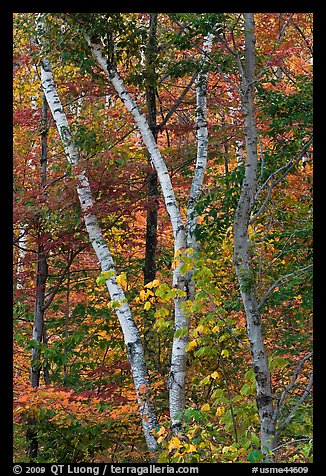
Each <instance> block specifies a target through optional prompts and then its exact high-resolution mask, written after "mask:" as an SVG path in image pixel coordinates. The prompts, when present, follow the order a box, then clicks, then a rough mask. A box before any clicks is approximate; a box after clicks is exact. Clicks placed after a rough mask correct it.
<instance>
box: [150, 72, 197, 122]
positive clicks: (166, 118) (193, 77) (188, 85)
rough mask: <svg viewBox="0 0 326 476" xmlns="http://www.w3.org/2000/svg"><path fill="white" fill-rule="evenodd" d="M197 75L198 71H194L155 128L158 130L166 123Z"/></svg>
mask: <svg viewBox="0 0 326 476" xmlns="http://www.w3.org/2000/svg"><path fill="white" fill-rule="evenodd" d="M197 75H198V73H197V72H195V73H194V74H193V75H192V77H191V79H190V81H189V83H188V84H187V86H186V87H185V88H184V90H183V91H182V93H181V94H180V96H179V98H178V99H177V100H176V102H175V103H174V104H173V106H172V107H171V109H170V110H169V112H168V113H167V115H166V116H165V118H164V119H163V120H162V121H161V122H160V124H158V125H157V126H156V129H157V131H160V130H161V129H162V128H163V127H164V126H165V124H166V123H167V121H168V120H169V119H170V117H171V116H172V114H173V113H174V112H175V111H176V110H177V108H178V107H179V105H180V104H181V102H182V100H183V98H184V97H185V95H186V94H187V92H188V91H189V89H190V88H191V86H192V85H193V84H194V82H195V80H196V78H197Z"/></svg>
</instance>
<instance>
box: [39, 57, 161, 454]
mask: <svg viewBox="0 0 326 476" xmlns="http://www.w3.org/2000/svg"><path fill="white" fill-rule="evenodd" d="M41 80H42V87H43V90H44V93H45V95H46V98H47V102H48V104H49V107H50V109H51V113H52V116H53V119H54V121H55V124H56V126H57V129H58V132H59V135H60V138H61V140H62V144H63V147H64V149H65V153H66V155H67V158H68V161H69V162H70V164H72V165H73V166H77V164H78V160H79V152H78V150H77V147H76V146H75V144H74V141H73V137H72V135H71V132H70V128H69V124H68V121H67V118H66V115H65V113H64V110H63V107H62V105H61V101H60V98H59V96H58V94H57V91H56V87H55V83H54V79H53V74H52V68H51V64H50V62H49V61H48V60H47V59H45V58H43V59H42V61H41ZM77 192H78V197H79V201H80V206H81V210H82V213H83V217H84V221H85V225H86V229H87V232H88V235H89V239H90V241H91V243H92V246H93V248H94V251H95V253H96V255H97V258H98V260H99V263H100V265H101V269H102V271H103V272H104V271H109V270H111V271H112V275H111V276H110V278H109V279H107V280H106V286H107V289H108V291H109V293H110V297H111V299H112V300H116V301H118V302H119V303H120V307H118V308H117V309H116V314H117V316H118V319H119V322H120V325H121V328H122V331H123V335H124V340H125V344H126V348H127V353H128V359H129V362H130V366H131V372H132V376H133V380H134V385H135V389H136V393H137V398H138V402H139V405H140V412H141V416H142V425H143V429H144V434H145V438H146V442H147V446H148V449H149V450H150V451H155V450H156V449H157V442H156V439H155V437H154V435H153V430H154V429H155V428H156V427H157V421H156V415H155V410H154V407H153V404H152V402H151V401H150V399H149V397H148V388H149V377H148V373H147V369H146V363H145V358H144V352H143V347H142V343H141V338H140V334H139V332H138V329H137V327H136V325H135V322H134V320H133V317H132V315H131V311H130V308H129V306H128V303H127V301H126V299H125V295H124V292H123V290H122V288H121V286H119V285H118V283H117V281H116V270H115V266H114V262H113V259H112V256H111V253H110V250H109V248H108V246H107V244H106V241H105V239H104V237H103V235H102V232H101V230H100V227H99V224H98V221H97V217H96V215H95V214H94V213H93V212H92V208H93V205H94V200H93V197H92V193H91V189H90V185H89V182H88V178H87V176H86V173H85V171H82V172H81V173H80V174H79V176H78V186H77Z"/></svg>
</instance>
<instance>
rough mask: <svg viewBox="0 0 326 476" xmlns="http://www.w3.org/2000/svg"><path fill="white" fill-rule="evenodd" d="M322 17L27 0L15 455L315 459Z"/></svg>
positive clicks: (20, 118) (22, 43) (17, 82)
mask: <svg viewBox="0 0 326 476" xmlns="http://www.w3.org/2000/svg"><path fill="white" fill-rule="evenodd" d="M312 34H313V31H312V14H310V13H254V14H253V13H51V14H49V13H38V14H37V13H19V14H15V15H14V52H13V53H14V58H13V68H14V72H13V84H14V91H13V97H14V115H13V117H14V124H13V134H14V191H13V193H14V226H13V231H14V252H13V253H14V254H13V256H14V370H13V371H14V455H15V461H17V462H31V461H33V462H38V463H40V462H59V463H73V462H118V463H123V462H149V461H156V462H160V463H166V462H176V463H196V462H244V463H246V462H261V461H263V462H311V461H312V457H313V456H312V449H313V443H312V384H313V377H312V375H313V374H312V357H313V353H312V141H313V139H312Z"/></svg>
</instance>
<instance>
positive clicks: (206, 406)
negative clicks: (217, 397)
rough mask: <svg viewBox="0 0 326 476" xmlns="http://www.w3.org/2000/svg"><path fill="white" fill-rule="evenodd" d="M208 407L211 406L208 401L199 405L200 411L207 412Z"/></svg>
mask: <svg viewBox="0 0 326 476" xmlns="http://www.w3.org/2000/svg"><path fill="white" fill-rule="evenodd" d="M210 408H211V407H210V405H209V403H205V405H203V406H202V407H201V411H202V412H208V411H209V410H210Z"/></svg>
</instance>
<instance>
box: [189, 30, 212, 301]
mask: <svg viewBox="0 0 326 476" xmlns="http://www.w3.org/2000/svg"><path fill="white" fill-rule="evenodd" d="M212 41H213V35H212V34H209V35H207V37H206V38H205V40H204V43H203V50H202V65H203V66H205V63H206V57H207V55H208V54H209V53H210V51H211V49H212ZM207 81H208V71H206V70H205V69H204V70H202V71H200V72H199V74H198V76H197V80H196V129H197V133H196V137H197V157H196V166H195V172H194V176H193V179H192V184H191V188H190V194H189V200H188V206H187V223H186V236H187V248H192V249H193V250H194V251H195V252H196V251H198V249H199V247H198V243H197V240H196V236H195V231H196V227H197V222H198V215H197V212H196V205H197V203H198V199H199V196H200V193H201V191H202V187H203V181H204V175H205V171H206V167H207V150H208V128H207ZM193 273H194V270H190V271H188V272H187V274H186V283H187V297H188V299H192V298H193V295H194V292H195V287H194V282H193V279H192V278H193Z"/></svg>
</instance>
